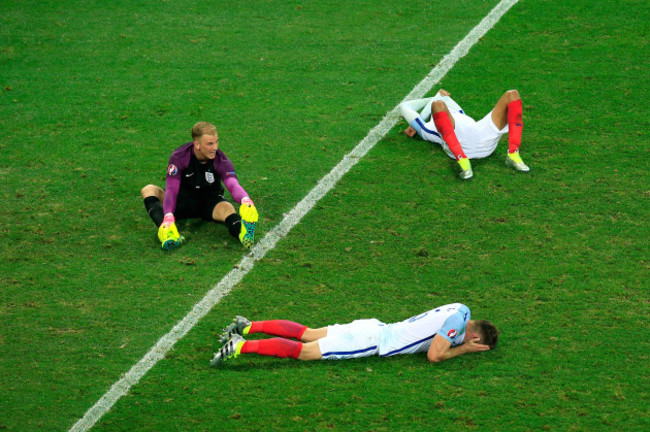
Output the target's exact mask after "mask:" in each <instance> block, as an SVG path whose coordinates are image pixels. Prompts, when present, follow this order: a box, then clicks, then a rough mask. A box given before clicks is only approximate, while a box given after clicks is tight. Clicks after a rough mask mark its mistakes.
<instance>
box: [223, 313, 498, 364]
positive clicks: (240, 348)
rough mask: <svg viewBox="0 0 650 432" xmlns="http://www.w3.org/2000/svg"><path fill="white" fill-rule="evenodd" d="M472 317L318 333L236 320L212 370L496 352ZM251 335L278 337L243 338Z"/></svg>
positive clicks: (487, 326)
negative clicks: (274, 360) (229, 364)
mask: <svg viewBox="0 0 650 432" xmlns="http://www.w3.org/2000/svg"><path fill="white" fill-rule="evenodd" d="M470 317H471V313H470V310H469V308H468V307H467V306H465V305H463V304H461V303H453V304H448V305H444V306H440V307H437V308H435V309H431V310H430V311H427V312H424V313H422V314H420V315H416V316H414V317H412V318H409V319H407V320H405V321H402V322H397V323H393V324H384V323H383V322H381V321H379V320H377V319H374V318H373V319H363V320H356V321H353V322H351V323H349V324H343V325H341V324H334V325H330V326H327V327H321V328H316V329H312V328H309V327H306V326H304V325H302V324H298V323H295V322H292V321H286V320H273V321H253V322H251V321H249V320H248V319H246V318H244V317H242V316H237V317H235V319H234V320H233V322H232V324H230V325H229V326H228V327H226V328H225V329H224V330H223V334H222V335H221V338H220V341H221V342H225V344H224V345H223V347H222V348H221V349H220V350H219V351H217V352H216V353H215V355H214V357H213V358H212V361H211V362H210V365H211V366H218V365H219V364H221V363H222V362H223V361H224V360H227V359H230V358H234V357H237V356H239V355H240V354H249V353H256V354H258V355H263V356H270V357H280V358H285V357H290V358H294V359H298V360H344V359H351V358H357V357H367V356H372V355H379V356H380V357H388V356H393V355H397V354H414V353H424V352H426V353H427V358H428V359H429V361H432V362H440V361H442V360H447V359H450V358H453V357H457V356H459V355H462V354H466V353H471V352H480V351H487V350H489V349H491V348H494V347H495V346H496V344H497V340H498V338H499V331H498V330H497V328H496V327H495V326H494V325H493V324H492V323H490V322H489V321H486V320H481V321H475V320H471V319H470ZM254 333H263V334H266V335H271V336H279V337H275V338H271V339H259V340H246V339H244V338H243V336H244V335H251V334H254ZM294 339H295V340H294Z"/></svg>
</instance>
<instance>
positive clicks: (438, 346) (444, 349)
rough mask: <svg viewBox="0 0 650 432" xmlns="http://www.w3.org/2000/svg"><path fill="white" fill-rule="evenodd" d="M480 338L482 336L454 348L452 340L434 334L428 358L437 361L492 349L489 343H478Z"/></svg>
mask: <svg viewBox="0 0 650 432" xmlns="http://www.w3.org/2000/svg"><path fill="white" fill-rule="evenodd" d="M479 340H480V338H478V337H476V338H473V339H470V340H468V341H465V342H463V343H462V344H461V345H459V346H456V347H453V348H452V347H451V342H450V341H448V340H447V339H445V338H444V337H443V336H440V335H439V334H437V335H435V336H434V338H433V341H431V346H430V347H429V351H427V359H429V361H430V362H436V363H437V362H441V361H443V360H447V359H450V358H454V357H458V356H459V355H463V354H467V353H470V352H480V351H487V350H489V349H490V347H489V346H488V345H483V344H480V343H478V341H479Z"/></svg>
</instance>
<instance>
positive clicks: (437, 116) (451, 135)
mask: <svg viewBox="0 0 650 432" xmlns="http://www.w3.org/2000/svg"><path fill="white" fill-rule="evenodd" d="M433 123H434V124H435V125H436V129H438V132H440V135H442V139H443V140H445V143H447V147H449V150H451V152H452V153H453V154H454V156H456V160H461V159H467V156H465V152H464V151H463V148H462V147H461V146H460V142H459V141H458V137H457V136H456V132H454V126H453V125H452V124H451V120H450V119H449V115H447V112H446V111H441V112H437V113H434V114H433Z"/></svg>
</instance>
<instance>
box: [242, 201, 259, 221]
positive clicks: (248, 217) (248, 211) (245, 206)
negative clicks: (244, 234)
mask: <svg viewBox="0 0 650 432" xmlns="http://www.w3.org/2000/svg"><path fill="white" fill-rule="evenodd" d="M239 215H240V216H241V218H242V219H243V220H244V221H246V222H257V220H258V219H259V215H258V214H257V209H256V208H255V204H254V203H253V200H252V199H250V198H248V197H246V198H244V199H242V200H241V206H240V207H239Z"/></svg>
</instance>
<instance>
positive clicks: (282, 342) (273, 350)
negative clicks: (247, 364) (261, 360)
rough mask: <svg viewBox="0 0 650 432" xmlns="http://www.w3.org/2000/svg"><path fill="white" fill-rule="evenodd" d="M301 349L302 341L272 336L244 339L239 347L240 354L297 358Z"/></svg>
mask: <svg viewBox="0 0 650 432" xmlns="http://www.w3.org/2000/svg"><path fill="white" fill-rule="evenodd" d="M300 351H302V342H298V341H294V340H289V339H282V338H273V339H261V340H255V341H246V342H244V345H243V346H242V348H241V352H242V354H247V353H257V354H258V355H262V356H269V357H279V358H286V357H291V358H293V359H297V358H298V356H299V355H300Z"/></svg>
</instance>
